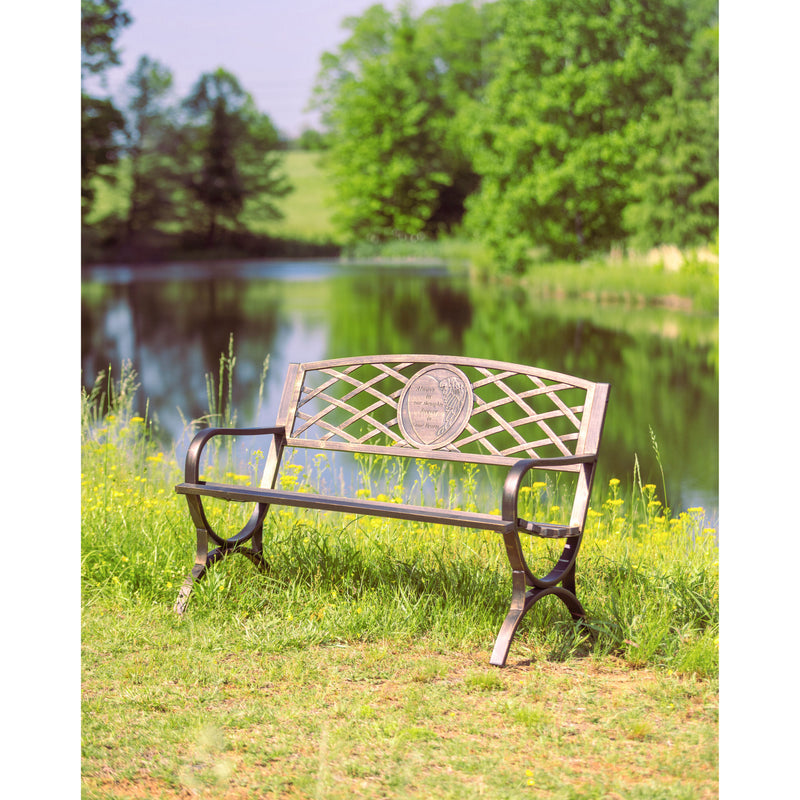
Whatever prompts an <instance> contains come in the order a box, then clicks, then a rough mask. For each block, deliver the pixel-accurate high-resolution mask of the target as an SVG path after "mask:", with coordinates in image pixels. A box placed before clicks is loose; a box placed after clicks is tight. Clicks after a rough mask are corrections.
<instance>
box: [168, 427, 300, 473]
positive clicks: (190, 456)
mask: <svg viewBox="0 0 800 800" xmlns="http://www.w3.org/2000/svg"><path fill="white" fill-rule="evenodd" d="M269 434H272V435H274V436H285V435H286V428H284V427H283V426H278V427H272V428H205V429H204V430H202V431H200V432H199V433H197V434H196V435H195V437H194V439H192V443H191V444H190V445H189V450H188V451H187V453H186V468H185V470H184V476H185V481H186V483H200V482H201V481H200V456H201V454H202V452H203V448H205V446H206V444H207V443H208V441H209V440H210V439H212V438H213V437H214V436H262V435H269Z"/></svg>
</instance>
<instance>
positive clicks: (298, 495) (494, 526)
mask: <svg viewBox="0 0 800 800" xmlns="http://www.w3.org/2000/svg"><path fill="white" fill-rule="evenodd" d="M175 491H176V492H177V493H178V494H197V495H202V496H204V497H217V498H220V499H222V500H238V501H243V502H253V503H271V504H275V505H281V506H295V507H299V508H314V509H317V510H320V511H338V512H340V513H343V514H368V515H373V516H380V517H392V518H394V519H406V520H414V521H416V522H432V523H437V524H442V525H456V526H458V527H462V528H480V529H482V530H489V531H496V532H498V533H510V532H511V531H513V530H514V528H515V525H514V522H511V521H509V520H504V519H503V518H502V517H500V516H498V515H496V514H479V513H477V512H473V511H458V510H452V509H447V508H434V507H431V506H409V505H400V504H398V503H384V502H381V501H379V500H354V499H351V498H349V497H329V496H327V495H320V494H310V493H308V492H286V491H283V490H280V489H256V488H253V487H250V486H230V485H228V484H224V483H180V484H178V485H177V486H176V487H175ZM548 527H554V526H548ZM529 532H532V531H529ZM540 535H541V534H540ZM562 535H563V534H562Z"/></svg>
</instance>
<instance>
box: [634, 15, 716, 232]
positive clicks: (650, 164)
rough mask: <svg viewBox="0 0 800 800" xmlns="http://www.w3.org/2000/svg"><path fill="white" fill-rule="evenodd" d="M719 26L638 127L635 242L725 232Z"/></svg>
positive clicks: (703, 36) (697, 42) (707, 32)
mask: <svg viewBox="0 0 800 800" xmlns="http://www.w3.org/2000/svg"><path fill="white" fill-rule="evenodd" d="M718 73H719V28H718V27H713V28H705V29H702V30H701V31H699V33H698V34H697V35H696V36H695V37H694V39H693V40H692V47H691V50H690V52H689V54H688V55H687V57H686V60H685V62H684V63H683V64H682V65H680V66H676V67H674V68H673V70H672V74H673V78H672V81H671V83H672V88H671V92H670V93H669V94H668V95H666V96H664V97H663V98H661V99H660V100H659V101H658V102H657V103H656V104H655V106H654V108H653V110H652V114H651V115H650V116H649V117H647V118H646V119H645V120H643V122H642V124H641V125H638V126H636V127H635V128H634V130H633V140H634V142H635V145H634V147H635V150H636V152H637V153H638V154H639V155H638V158H637V160H636V164H635V168H634V172H633V178H632V182H631V191H630V195H631V200H630V202H629V204H628V206H627V207H626V208H625V212H624V222H625V227H626V229H627V230H628V231H629V232H630V234H631V235H632V241H633V244H634V245H636V246H639V247H651V246H653V245H657V244H662V243H671V244H675V245H678V246H682V247H687V246H691V245H698V244H702V243H704V242H707V241H709V240H711V239H713V237H714V235H715V232H717V230H718V227H719V74H718Z"/></svg>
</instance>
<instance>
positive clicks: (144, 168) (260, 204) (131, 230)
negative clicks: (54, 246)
mask: <svg viewBox="0 0 800 800" xmlns="http://www.w3.org/2000/svg"><path fill="white" fill-rule="evenodd" d="M122 1H123V0H99V2H98V1H97V0H82V3H81V16H82V38H81V52H82V61H81V77H82V91H81V121H82V142H81V144H82V172H81V200H82V213H83V216H84V219H85V217H86V215H87V214H88V213H89V212H90V211H91V209H92V207H93V203H94V202H95V199H96V188H97V181H98V179H100V180H106V181H111V182H113V181H115V180H116V178H117V175H118V173H117V170H116V169H114V168H115V167H116V166H118V165H119V163H120V161H121V160H122V159H124V161H125V165H126V172H127V175H128V181H127V186H128V189H127V192H128V196H127V200H128V203H127V211H126V212H125V215H124V219H122V220H117V221H115V222H116V224H117V229H116V230H115V231H114V234H115V235H116V236H117V237H121V238H122V239H124V240H135V239H136V237H140V236H142V235H143V234H147V233H151V232H152V231H154V230H162V231H173V232H175V231H178V232H180V234H181V236H182V238H183V240H184V242H185V243H186V244H192V243H197V244H205V245H210V244H216V243H218V242H220V241H223V240H224V239H225V238H226V233H230V232H242V231H244V230H245V226H244V224H243V222H242V218H243V212H244V211H245V209H246V210H247V213H248V214H250V215H255V216H258V217H259V218H260V219H278V218H280V216H281V214H280V211H279V209H278V205H277V202H276V201H277V200H279V198H281V197H283V196H284V195H286V194H287V193H288V192H289V191H290V190H291V186H290V185H289V182H288V180H287V177H286V175H285V174H284V173H283V170H282V166H281V153H280V150H281V149H282V147H283V143H282V141H281V138H280V135H279V133H278V130H277V128H276V127H275V125H274V124H273V123H272V120H271V119H270V117H269V116H268V115H267V114H264V113H262V112H261V111H259V110H258V109H257V108H256V105H255V103H254V101H253V98H252V96H251V95H250V94H249V93H248V92H247V91H246V90H245V89H244V88H243V87H242V85H241V84H240V82H239V80H238V79H237V78H236V76H235V75H233V74H231V73H230V72H228V71H226V70H224V69H222V68H218V69H216V70H214V71H211V72H207V73H204V74H202V75H201V76H200V77H199V78H198V79H197V81H196V82H195V84H194V85H193V87H192V88H191V90H190V91H189V94H188V95H187V96H186V97H184V98H182V99H179V100H177V101H176V100H175V99H174V98H173V76H172V72H171V71H170V69H169V68H168V67H167V66H165V65H164V64H161V63H160V62H158V61H155V60H153V59H151V58H149V57H148V56H142V57H141V58H140V59H139V61H138V63H137V65H136V68H135V69H134V70H133V71H132V72H131V74H130V75H129V76H128V78H127V81H126V83H125V87H124V89H123V91H122V93H121V99H119V100H117V102H118V103H119V107H118V106H117V105H115V103H114V101H113V100H112V99H110V98H108V97H101V98H98V97H95V96H92V95H91V94H89V92H88V91H87V90H86V88H85V83H86V82H87V80H86V79H87V78H88V77H90V76H98V75H99V76H101V78H102V75H103V73H104V72H105V71H106V70H107V69H108V68H109V67H111V66H114V65H117V64H119V54H118V51H117V48H116V44H115V42H116V38H117V36H118V35H119V33H120V32H121V31H122V30H123V29H124V27H125V26H127V25H129V24H131V22H132V20H131V17H130V15H129V14H128V13H127V12H126V11H125V10H124V9H123V7H122Z"/></svg>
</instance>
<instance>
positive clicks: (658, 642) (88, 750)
mask: <svg viewBox="0 0 800 800" xmlns="http://www.w3.org/2000/svg"><path fill="white" fill-rule="evenodd" d="M100 386H101V387H102V388H104V389H105V397H103V396H102V393H101V392H99V391H98V393H96V394H95V395H94V396H92V397H85V398H84V402H83V424H82V475H81V483H82V532H81V537H82V538H81V579H82V583H81V585H82V648H83V652H82V668H83V683H82V696H83V726H82V748H83V754H82V783H83V793H84V796H85V797H96V798H100V797H103V798H116V797H120V798H121V797H143V796H144V797H179V796H183V795H186V794H200V795H202V796H206V797H220V798H223V797H226V798H227V797H247V798H250V797H252V798H263V797H308V798H311V797H331V798H336V797H345V796H352V795H356V796H363V797H420V798H425V797H433V796H436V797H453V798H456V797H479V796H482V795H484V794H486V795H491V796H497V797H509V798H510V797H519V796H526V795H530V796H531V797H533V796H539V797H544V798H592V797H597V798H600V797H614V796H615V793H616V796H623V797H626V798H627V797H630V798H642V799H643V800H644V799H645V798H647V799H648V800H649V799H650V798H706V797H708V798H711V797H716V796H717V795H718V792H717V784H716V781H717V773H716V769H717V768H716V764H717V743H718V731H717V709H718V696H717V677H718V657H717V651H718V635H719V622H718V586H719V580H718V567H717V564H718V552H717V545H716V536H715V533H714V532H713V531H709V530H707V529H705V518H704V513H703V511H702V509H687V510H685V511H681V512H679V513H677V514H672V513H665V511H664V509H663V506H662V505H661V504H660V502H659V500H658V498H657V497H656V493H655V487H652V486H642V487H638V486H637V487H624V486H622V485H621V484H619V483H618V482H617V481H614V480H612V481H611V482H610V484H609V485H608V486H607V487H603V491H602V492H601V499H600V502H599V503H596V504H595V505H593V509H592V511H591V513H590V519H589V523H588V529H587V535H586V537H585V541H584V546H583V549H582V551H581V556H580V558H579V567H578V591H579V596H580V597H581V599H582V601H583V603H584V605H585V606H586V608H587V611H588V614H589V619H588V626H587V627H583V626H578V627H576V626H575V625H574V624H573V623H572V621H571V619H570V618H569V616H568V614H567V613H566V612H565V610H564V609H563V607H562V606H560V604H559V603H558V602H557V601H555V599H554V598H548V601H544V602H542V603H540V604H537V606H536V607H534V610H533V611H532V613H530V614H529V615H528V616H527V617H526V619H525V620H524V621H523V623H522V625H521V628H520V631H519V632H518V634H517V637H516V638H515V640H514V642H513V644H512V649H511V653H510V656H509V666H508V667H507V668H506V669H505V670H497V669H495V668H492V667H490V666H489V665H488V657H489V653H490V651H491V646H492V642H493V639H494V637H495V635H496V633H497V630H498V628H499V625H500V623H501V622H502V619H503V616H504V615H505V611H506V610H507V604H508V599H509V594H510V574H509V568H508V564H507V561H506V559H505V555H504V553H503V552H502V546H501V544H500V542H499V541H498V540H497V539H495V538H493V537H491V536H488V535H486V534H484V533H481V532H468V531H460V530H455V529H451V528H438V527H432V526H427V527H425V526H418V525H414V524H411V523H409V524H408V525H404V526H398V525H397V524H396V523H394V522H390V521H387V520H372V519H366V518H362V519H358V520H356V519H355V518H352V517H340V516H334V515H322V514H310V513H302V512H300V513H296V512H294V511H290V510H288V509H280V510H277V511H276V512H275V513H273V512H271V513H270V516H269V517H268V524H267V526H266V529H265V542H266V547H267V554H268V558H269V561H270V569H269V570H268V571H267V572H265V573H258V572H257V571H256V570H254V569H253V568H252V565H251V564H250V563H249V562H248V561H246V559H243V558H241V557H236V556H233V557H231V558H228V559H226V560H224V561H223V562H221V563H220V564H218V565H216V566H215V567H214V568H213V569H212V570H210V572H209V574H208V576H207V578H206V579H205V580H204V581H203V582H201V583H200V584H199V586H198V588H197V589H196V591H195V593H194V594H193V596H192V599H191V600H190V604H189V607H188V610H187V612H186V614H185V615H184V617H183V618H178V617H176V616H175V615H174V614H173V613H172V611H171V605H172V603H173V602H174V600H175V596H176V593H177V590H178V587H179V585H180V583H181V582H182V581H183V579H184V577H185V575H186V573H187V572H188V570H189V568H190V566H191V564H192V562H193V557H194V553H193V551H194V536H193V529H192V526H191V522H190V519H189V516H188V512H187V509H186V506H185V503H184V502H183V500H182V498H179V497H177V496H176V495H175V493H174V492H173V491H172V486H173V484H174V483H177V482H179V481H180V479H181V477H180V466H179V465H178V464H177V463H175V459H174V457H173V456H172V455H171V454H170V453H169V452H160V451H157V450H156V446H155V444H154V443H153V440H152V439H151V437H150V435H149V428H150V423H149V422H148V420H147V419H143V418H140V417H137V416H135V415H134V414H133V412H132V410H131V409H132V407H133V406H132V398H133V395H134V392H135V389H136V386H135V376H134V375H133V374H132V373H131V372H130V371H127V372H126V373H125V374H124V375H123V376H122V377H121V379H120V381H119V382H118V383H116V384H111V383H110V382H109V383H104V384H102V385H100ZM259 461H260V455H259V454H258V453H253V454H252V459H251V462H252V464H251V465H250V466H247V465H245V466H238V467H235V469H234V471H232V472H231V470H230V468H229V466H228V465H226V464H224V463H223V462H222V461H221V460H220V461H219V462H218V464H217V466H216V467H214V468H213V469H217V470H220V471H228V472H230V474H227V475H226V476H224V477H225V478H226V479H227V480H229V481H241V482H246V481H249V480H251V477H252V476H251V469H252V467H253V466H257V463H258V462H259ZM209 469H212V468H209ZM375 469H377V470H383V473H384V477H389V478H390V479H391V475H392V469H394V467H393V466H392V464H391V462H389V461H387V462H385V463H383V464H381V463H378V464H377V465H375ZM423 469H424V467H423ZM240 473H241V474H240ZM283 481H284V483H285V484H286V485H294V486H295V487H301V486H302V484H303V482H304V477H303V474H302V473H300V472H299V470H297V469H296V468H295V469H291V470H289V471H288V472H287V473H286V475H285V476H284V478H283ZM390 485H391V484H390ZM363 491H364V492H367V493H369V492H370V489H369V488H367V486H366V485H365V488H364V489H363ZM373 491H378V489H377V488H376V489H374V490H373ZM528 494H529V502H530V503H531V506H532V508H537V509H538V513H540V514H544V515H547V516H552V517H554V518H556V517H558V515H559V514H560V513H562V512H561V511H560V509H558V508H557V507H556V506H557V505H558V504H559V503H560V499H559V494H558V492H557V491H556V490H555V488H553V487H551V486H549V485H547V484H544V483H541V482H540V483H533V484H531V486H530V488H529V490H528ZM488 510H492V509H488ZM212 513H213V520H212V522H213V523H214V524H219V525H228V526H230V530H232V531H233V530H235V529H236V528H237V526H238V524H240V522H241V521H242V519H243V511H242V509H241V508H240V507H238V506H237V505H236V504H224V503H219V504H218V505H217V506H216V507H214V508H213V510H212ZM532 544H534V545H536V546H537V550H536V551H535V552H534V551H532V552H531V553H530V557H529V558H530V563H531V564H532V566H534V568H536V567H537V566H539V567H541V566H543V565H544V563H545V562H546V561H547V559H548V558H549V557H551V556H552V545H550V544H549V543H547V542H539V541H538V540H537V541H534V542H532ZM550 600H553V602H549V601H550Z"/></svg>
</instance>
